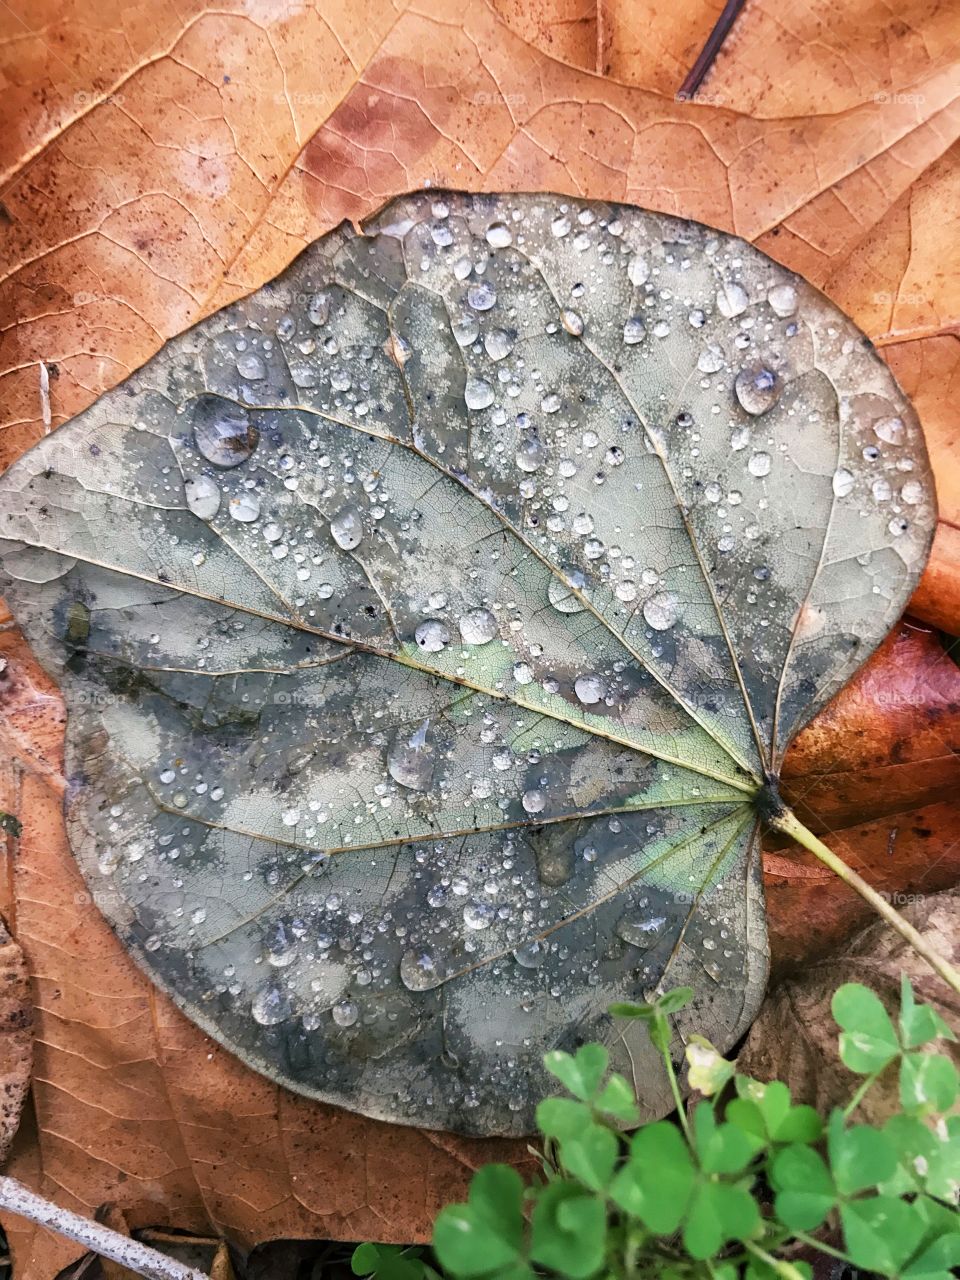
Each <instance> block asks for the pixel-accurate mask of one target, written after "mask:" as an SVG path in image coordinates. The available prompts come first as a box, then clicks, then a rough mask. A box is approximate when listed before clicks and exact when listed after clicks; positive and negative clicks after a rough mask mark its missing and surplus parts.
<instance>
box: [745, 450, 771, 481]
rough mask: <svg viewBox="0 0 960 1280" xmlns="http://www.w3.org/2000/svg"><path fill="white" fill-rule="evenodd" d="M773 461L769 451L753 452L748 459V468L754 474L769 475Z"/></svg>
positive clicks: (758, 475)
mask: <svg viewBox="0 0 960 1280" xmlns="http://www.w3.org/2000/svg"><path fill="white" fill-rule="evenodd" d="M771 463H772V459H771V457H770V455H769V453H752V454H751V455H750V458H749V459H748V461H747V470H748V471H749V472H750V474H751V475H752V476H757V477H760V476H768V475H769V474H770V466H771Z"/></svg>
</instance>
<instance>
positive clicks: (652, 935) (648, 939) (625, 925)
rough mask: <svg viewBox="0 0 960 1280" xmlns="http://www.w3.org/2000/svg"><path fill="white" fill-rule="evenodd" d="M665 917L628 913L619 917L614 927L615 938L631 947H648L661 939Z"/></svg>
mask: <svg viewBox="0 0 960 1280" xmlns="http://www.w3.org/2000/svg"><path fill="white" fill-rule="evenodd" d="M666 923H667V918H666V916H651V915H644V914H643V913H642V912H628V913H627V915H625V916H621V917H620V919H619V920H618V921H617V923H616V925H615V926H614V931H615V932H616V934H617V937H619V938H622V939H623V940H624V942H629V943H630V945H631V946H632V947H643V948H646V947H650V946H652V945H653V944H654V943H655V942H656V941H657V939H658V938H662V937H663V932H664V926H665V925H666Z"/></svg>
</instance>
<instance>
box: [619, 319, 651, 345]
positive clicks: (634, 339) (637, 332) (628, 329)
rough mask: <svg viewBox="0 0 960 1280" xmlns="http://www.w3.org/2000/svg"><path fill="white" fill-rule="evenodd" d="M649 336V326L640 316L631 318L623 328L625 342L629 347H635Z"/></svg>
mask: <svg viewBox="0 0 960 1280" xmlns="http://www.w3.org/2000/svg"><path fill="white" fill-rule="evenodd" d="M646 336H647V326H646V325H645V324H644V323H643V320H642V319H641V317H640V316H630V318H629V319H628V320H627V321H626V322H625V323H624V326H623V340H624V342H625V343H626V344H627V346H628V347H635V346H636V345H637V343H638V342H642V341H643V340H644V338H645V337H646Z"/></svg>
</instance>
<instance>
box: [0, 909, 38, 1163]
mask: <svg viewBox="0 0 960 1280" xmlns="http://www.w3.org/2000/svg"><path fill="white" fill-rule="evenodd" d="M32 1064H33V994H32V992H31V990H30V978H29V975H28V973H27V966H26V964H25V963H24V959H23V952H22V951H21V950H20V948H19V946H18V945H17V943H16V942H14V940H13V938H11V937H10V934H9V932H8V930H7V927H6V925H5V924H3V922H2V921H0V1165H2V1164H3V1162H4V1161H5V1160H6V1158H7V1154H8V1152H9V1150H10V1145H11V1143H12V1142H13V1139H14V1136H15V1135H16V1132H17V1128H18V1126H19V1124H20V1113H21V1112H22V1110H23V1104H24V1100H25V1098H26V1096H27V1091H28V1090H29V1088H30V1068H31V1066H32Z"/></svg>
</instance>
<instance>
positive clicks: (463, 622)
mask: <svg viewBox="0 0 960 1280" xmlns="http://www.w3.org/2000/svg"><path fill="white" fill-rule="evenodd" d="M460 634H461V636H462V637H463V642H464V644H489V642H490V641H491V640H492V639H493V637H494V636H495V635H496V634H497V620H496V618H495V617H494V616H493V614H492V613H491V612H490V610H489V609H469V610H468V611H467V612H466V613H465V614H464V615H463V617H462V618H461V619H460Z"/></svg>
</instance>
